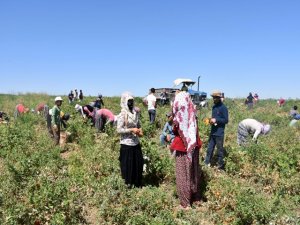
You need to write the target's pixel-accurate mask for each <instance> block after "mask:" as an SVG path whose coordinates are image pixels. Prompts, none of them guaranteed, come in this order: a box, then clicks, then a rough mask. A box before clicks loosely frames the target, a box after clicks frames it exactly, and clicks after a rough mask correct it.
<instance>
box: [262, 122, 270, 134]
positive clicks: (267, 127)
mask: <svg viewBox="0 0 300 225" xmlns="http://www.w3.org/2000/svg"><path fill="white" fill-rule="evenodd" d="M270 131H271V125H270V124H263V128H262V133H263V134H267V133H269V132H270Z"/></svg>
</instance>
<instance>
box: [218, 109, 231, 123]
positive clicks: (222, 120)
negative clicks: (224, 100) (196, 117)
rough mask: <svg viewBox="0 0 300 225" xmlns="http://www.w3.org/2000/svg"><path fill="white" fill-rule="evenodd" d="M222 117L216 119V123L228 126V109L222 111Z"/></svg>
mask: <svg viewBox="0 0 300 225" xmlns="http://www.w3.org/2000/svg"><path fill="white" fill-rule="evenodd" d="M221 113H222V117H221V116H220V117H217V118H216V123H217V124H227V123H228V110H227V108H226V107H223V109H222V112H221Z"/></svg>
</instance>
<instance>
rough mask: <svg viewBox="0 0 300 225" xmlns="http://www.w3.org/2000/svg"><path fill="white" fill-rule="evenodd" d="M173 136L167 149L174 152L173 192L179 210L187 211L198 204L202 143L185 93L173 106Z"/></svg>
mask: <svg viewBox="0 0 300 225" xmlns="http://www.w3.org/2000/svg"><path fill="white" fill-rule="evenodd" d="M172 110H173V124H174V125H173V132H174V134H175V138H174V140H173V142H172V144H171V146H170V149H171V150H172V151H175V164H176V168H175V175H176V189H177V194H178V197H179V200H180V206H179V208H181V209H189V208H190V206H191V205H192V204H193V202H197V201H200V198H201V196H200V166H199V150H200V148H201V145H202V142H201V140H200V137H199V133H198V125H197V119H196V109H195V106H194V104H193V102H192V100H191V98H190V95H189V94H188V93H187V92H186V91H182V92H180V93H178V94H177V95H176V97H175V101H174V104H173V108H172Z"/></svg>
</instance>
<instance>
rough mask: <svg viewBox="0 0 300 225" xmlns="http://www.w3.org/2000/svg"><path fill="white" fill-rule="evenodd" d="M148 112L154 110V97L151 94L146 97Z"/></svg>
mask: <svg viewBox="0 0 300 225" xmlns="http://www.w3.org/2000/svg"><path fill="white" fill-rule="evenodd" d="M147 102H148V110H155V103H156V97H155V96H154V95H153V94H149V95H148V96H147Z"/></svg>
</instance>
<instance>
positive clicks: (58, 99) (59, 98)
mask: <svg viewBox="0 0 300 225" xmlns="http://www.w3.org/2000/svg"><path fill="white" fill-rule="evenodd" d="M54 101H55V102H57V101H63V99H62V98H61V97H60V96H58V97H56V98H55V100H54Z"/></svg>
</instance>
